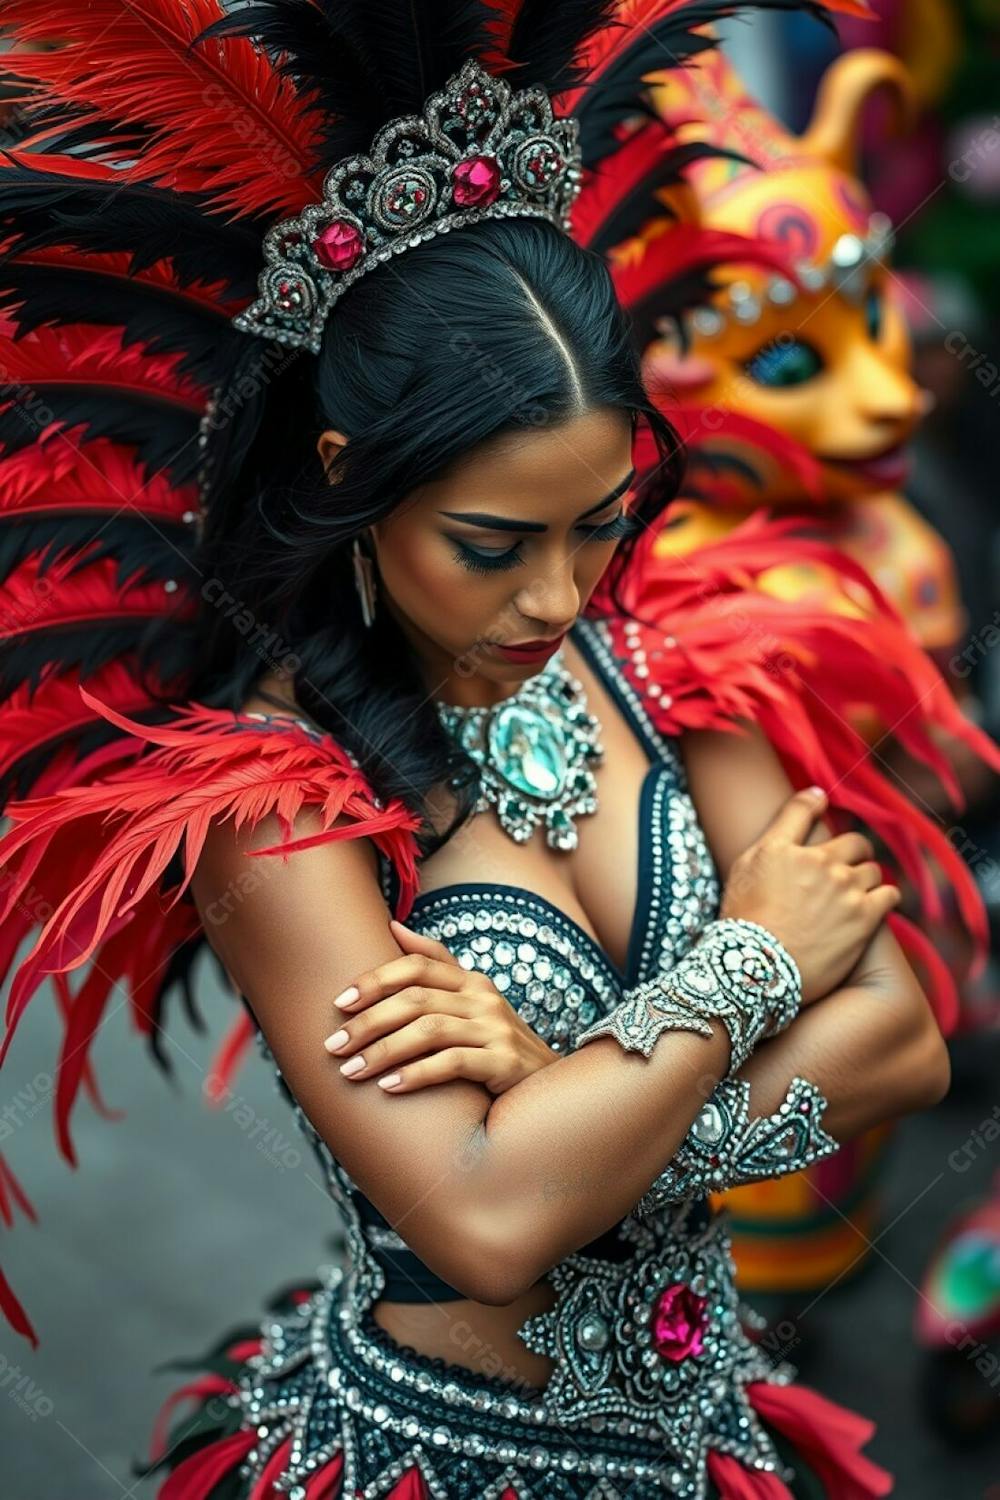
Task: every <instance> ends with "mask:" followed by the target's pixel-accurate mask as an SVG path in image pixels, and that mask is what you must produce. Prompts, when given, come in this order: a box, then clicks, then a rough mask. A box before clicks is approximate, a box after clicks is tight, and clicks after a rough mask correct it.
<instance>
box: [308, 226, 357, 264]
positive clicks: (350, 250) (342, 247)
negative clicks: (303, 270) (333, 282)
mask: <svg viewBox="0 0 1000 1500" xmlns="http://www.w3.org/2000/svg"><path fill="white" fill-rule="evenodd" d="M312 247H313V251H314V253H315V256H316V259H317V260H318V261H321V262H322V264H323V265H324V266H326V267H327V269H328V270H330V271H349V270H350V269H351V267H352V266H353V265H356V264H357V262H358V261H359V260H360V259H361V256H362V255H363V254H364V248H365V247H364V242H363V240H362V237H361V232H360V230H359V229H358V227H357V225H356V224H350V223H348V221H347V220H346V219H334V220H333V221H332V223H330V224H328V225H327V226H326V228H325V229H324V230H323V231H322V233H321V234H319V235H318V236H317V238H316V239H314V240H313V242H312Z"/></svg>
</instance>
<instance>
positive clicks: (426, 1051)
mask: <svg viewBox="0 0 1000 1500" xmlns="http://www.w3.org/2000/svg"><path fill="white" fill-rule="evenodd" d="M390 925H391V927H392V934H393V937H394V938H395V939H396V942H397V943H398V944H399V946H400V947H401V948H402V949H403V956H402V957H401V958H394V959H390V960H389V961H388V962H387V963H384V964H380V965H379V966H378V968H376V969H371V970H369V971H368V972H367V973H365V974H363V975H361V976H360V977H359V978H358V980H357V981H356V986H357V988H358V990H359V991H360V993H359V996H358V998H357V999H356V1000H354V1001H352V1002H351V1003H349V1004H347V1005H344V1006H343V1007H342V1010H341V1013H342V1015H343V1017H344V1025H343V1027H342V1028H341V1031H340V1032H335V1033H334V1035H333V1036H330V1037H327V1039H326V1041H325V1042H324V1046H325V1047H326V1049H327V1051H328V1052H330V1053H332V1054H333V1056H335V1057H336V1058H338V1059H340V1058H344V1059H350V1061H351V1062H352V1063H354V1064H355V1068H354V1070H353V1071H352V1072H350V1073H348V1074H345V1076H346V1077H347V1078H349V1079H350V1080H351V1081H352V1082H353V1081H354V1080H355V1079H356V1080H358V1081H359V1082H364V1081H365V1080H366V1079H369V1078H375V1079H376V1082H377V1083H378V1084H379V1085H380V1086H381V1087H382V1088H384V1089H386V1090H387V1091H388V1092H390V1093H393V1094H406V1093H412V1092H413V1091H414V1090H415V1089H422V1088H426V1087H427V1085H428V1084H431V1083H445V1082H447V1081H448V1080H449V1079H451V1078H470V1079H473V1080H474V1081H475V1082H477V1083H483V1084H485V1085H486V1087H487V1088H488V1089H489V1091H490V1093H491V1094H502V1093H505V1092H506V1090H507V1089H509V1088H512V1087H513V1086H514V1084H515V1083H520V1081H521V1079H522V1078H527V1077H528V1076H529V1074H531V1073H537V1072H538V1070H539V1068H545V1067H547V1066H548V1065H549V1063H553V1062H555V1061H556V1060H557V1058H558V1055H559V1054H558V1053H556V1052H553V1051H552V1049H551V1047H548V1046H546V1044H545V1042H543V1041H542V1039H541V1037H540V1036H538V1035H537V1034H536V1033H535V1032H534V1031H532V1029H531V1027H530V1026H528V1025H527V1023H526V1022H524V1021H522V1020H521V1018H520V1016H519V1015H518V1013H517V1011H516V1010H515V1009H514V1007H513V1006H512V1005H511V1004H510V1002H509V1001H507V1000H505V999H504V997H503V995H501V994H500V992H499V990H498V989H497V988H496V986H495V985H494V984H493V983H492V981H491V980H490V979H489V978H487V976H486V975H485V974H482V973H480V972H479V971H478V970H477V969H464V968H463V967H462V965H461V964H460V963H459V962H458V960H457V959H456V958H455V957H453V955H452V954H451V953H449V951H448V949H447V948H446V947H445V946H444V944H443V943H439V942H435V940H434V939H433V938H429V937H424V935H423V934H422V933H418V932H411V931H410V929H409V928H408V927H404V926H403V924H402V922H397V921H395V920H393V921H392V922H391V924H390ZM343 1032H346V1033H347V1039H346V1040H345V1039H344V1037H343ZM338 1035H339V1036H340V1039H341V1040H340V1045H339V1046H335V1045H334V1043H335V1039H336V1037H337V1036H338ZM359 1059H360V1061H361V1063H362V1066H361V1067H358V1066H357V1062H358V1060H359ZM403 1063H405V1064H406V1067H402V1066H401V1065H402V1064H403ZM341 1072H344V1069H343V1067H342V1068H341ZM376 1075H381V1076H378V1077H376ZM394 1080H398V1081H394Z"/></svg>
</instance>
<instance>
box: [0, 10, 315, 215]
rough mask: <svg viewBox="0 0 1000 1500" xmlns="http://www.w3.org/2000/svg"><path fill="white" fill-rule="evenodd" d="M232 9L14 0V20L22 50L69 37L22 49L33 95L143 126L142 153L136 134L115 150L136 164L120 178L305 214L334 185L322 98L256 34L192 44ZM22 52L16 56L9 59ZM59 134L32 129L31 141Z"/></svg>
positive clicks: (21, 68)
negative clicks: (329, 182) (325, 177)
mask: <svg viewBox="0 0 1000 1500" xmlns="http://www.w3.org/2000/svg"><path fill="white" fill-rule="evenodd" d="M225 13H226V12H225V9H224V8H223V6H222V5H221V4H220V3H219V0H185V3H184V4H183V5H178V4H177V3H176V0H88V4H87V5H85V6H80V5H78V4H76V3H75V0H46V4H45V5H44V6H39V5H38V4H37V0H5V3H4V14H3V24H4V30H5V32H6V33H7V34H8V35H9V36H11V37H12V38H13V41H14V44H15V48H18V47H19V45H20V44H23V43H31V42H39V41H54V42H57V43H60V45H59V46H58V47H57V48H56V50H55V51H52V52H24V51H21V50H18V51H17V55H16V68H17V77H18V78H20V79H23V80H25V81H26V83H27V85H28V88H27V90H26V93H25V96H24V97H26V98H27V99H28V100H29V101H30V102H32V103H34V102H35V101H37V100H41V101H44V103H46V104H48V105H60V106H69V108H70V109H71V111H72V113H73V115H74V117H76V118H81V119H83V120H84V121H87V122H98V121H100V120H102V119H107V120H109V121H111V120H115V121H118V122H121V123H123V124H125V125H133V126H134V127H135V128H136V130H137V133H138V138H140V139H142V140H143V146H142V150H141V152H139V156H138V159H133V156H132V154H131V153H130V151H129V147H128V145H127V144H125V145H123V144H122V143H120V142H118V143H115V145H114V146H113V147H112V148H109V149H113V150H114V151H115V152H116V154H117V156H118V158H119V160H120V162H121V163H127V165H123V166H122V167H121V170H120V171H119V172H118V173H117V174H116V175H117V178H118V181H119V182H122V181H127V182H145V183H156V184H157V185H158V186H160V187H165V188H172V189H174V190H176V191H178V192H188V193H201V192H206V191H207V192H208V194H209V198H210V201H211V203H212V205H213V207H214V209H215V210H216V211H218V212H228V213H229V214H230V216H231V217H232V218H240V217H244V216H246V215H255V214H273V215H274V216H275V217H282V216H284V215H287V214H295V213H298V212H299V210H300V209H301V208H303V207H304V205H305V204H306V203H307V202H309V201H310V200H313V199H318V198H319V196H320V193H321V189H322V173H317V170H316V162H317V151H316V147H317V142H318V138H319V120H320V117H319V115H318V114H317V113H316V112H315V111H314V110H311V109H310V108H309V105H310V103H312V102H314V101H313V99H312V96H305V95H303V94H301V93H299V92H298V91H297V90H296V88H295V87H294V85H293V84H292V82H291V81H290V80H289V79H287V78H283V77H282V76H281V75H280V74H278V72H277V71H276V69H275V68H274V66H273V64H272V61H271V59H270V57H269V55H268V53H267V52H266V51H265V50H264V49H262V48H257V47H255V46H254V44H253V42H252V41H251V40H250V39H249V38H248V37H224V38H216V39H215V40H214V41H211V42H208V43H204V44H202V45H200V46H197V47H194V48H189V44H190V42H191V41H192V40H193V39H194V38H195V37H196V36H198V34H199V33H200V32H202V31H203V30H204V29H205V28H206V27H207V26H209V25H211V24H212V22H213V21H217V20H219V19H220V17H221V16H223V15H225ZM14 62H15V59H14V58H13V57H12V56H11V55H10V54H8V56H7V64H8V65H11V64H13V63H14ZM53 128H54V129H56V130H58V129H59V128H60V127H53ZM147 132H151V133H152V139H151V140H148V141H147V140H146V133H147ZM51 134H52V131H51V130H49V131H45V132H40V133H39V134H38V135H37V136H34V137H30V138H29V139H28V140H26V141H23V142H21V148H22V150H24V151H29V152H30V150H31V149H32V147H33V146H35V145H37V144H38V143H39V142H40V141H43V140H44V139H45V138H46V137H47V136H50V135H51Z"/></svg>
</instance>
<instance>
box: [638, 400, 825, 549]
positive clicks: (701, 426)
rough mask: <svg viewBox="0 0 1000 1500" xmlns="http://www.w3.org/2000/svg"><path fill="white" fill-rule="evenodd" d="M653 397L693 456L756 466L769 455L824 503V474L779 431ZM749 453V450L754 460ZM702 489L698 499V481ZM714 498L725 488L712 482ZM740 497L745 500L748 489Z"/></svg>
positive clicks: (807, 495) (737, 415)
mask: <svg viewBox="0 0 1000 1500" xmlns="http://www.w3.org/2000/svg"><path fill="white" fill-rule="evenodd" d="M650 396H651V398H652V400H653V401H654V402H655V403H656V405H657V406H658V407H659V409H660V410H661V411H662V412H663V415H664V416H665V417H666V418H667V419H668V421H669V422H670V424H671V426H672V427H674V428H675V430H676V431H677V434H678V436H679V437H680V438H681V440H682V442H683V443H684V444H685V446H686V447H688V448H689V449H690V450H691V452H692V454H705V455H710V454H711V453H712V452H713V451H715V452H726V453H735V454H737V455H739V456H740V457H742V458H743V459H744V461H749V462H752V461H753V460H752V454H753V453H754V452H757V453H763V454H766V455H767V457H768V458H770V459H772V460H773V461H774V463H776V464H777V465H778V467H779V468H780V469H781V470H783V471H784V472H785V473H788V474H793V475H794V476H795V477H796V479H797V480H798V481H799V483H800V484H801V486H802V491H803V493H802V499H803V501H806V500H810V501H812V502H813V503H814V504H816V505H817V506H819V505H822V504H823V503H824V498H825V497H824V490H823V474H822V470H821V468H820V465H819V462H818V460H817V458H816V456H815V454H814V453H813V452H812V451H811V450H810V449H809V448H807V447H806V445H805V444H804V443H800V442H798V441H797V439H795V438H793V437H789V435H788V433H786V432H783V431H782V430H781V428H780V427H771V426H769V425H768V424H767V423H766V422H758V421H757V420H756V419H755V418H754V417H747V416H744V414H743V413H742V412H738V411H731V410H726V409H723V408H721V407H718V406H695V405H692V404H690V403H683V404H682V403H678V404H677V405H674V404H673V403H672V401H671V400H670V397H669V393H665V392H663V391H658V390H655V389H651V390H650ZM745 449H749V450H750V455H748V454H747V453H746V452H745V451H743V450H745ZM637 462H638V461H637ZM647 462H652V463H656V462H658V455H655V456H654V455H653V454H652V453H650V454H649V455H648V458H647ZM641 472H642V469H641V468H640V473H641ZM698 488H699V494H700V493H701V489H702V486H701V483H700V482H699V487H698ZM710 498H715V499H717V500H720V501H722V500H724V499H725V490H724V484H722V483H716V482H713V486H712V491H711V495H710ZM739 498H742V499H744V500H745V499H746V490H745V489H744V490H742V491H741V492H740V496H739ZM779 561H784V559H783V558H779V557H777V556H774V557H772V559H771V562H772V563H775V562H779Z"/></svg>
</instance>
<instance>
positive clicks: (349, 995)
mask: <svg viewBox="0 0 1000 1500" xmlns="http://www.w3.org/2000/svg"><path fill="white" fill-rule="evenodd" d="M360 994H361V991H360V990H359V989H358V987H357V985H356V984H352V985H351V986H350V987H349V988H348V989H346V990H342V991H341V992H340V994H339V995H338V996H337V998H336V1000H335V1001H334V1002H333V1003H334V1005H353V1004H354V1002H355V1000H357V999H358V997H359V996H360Z"/></svg>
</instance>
